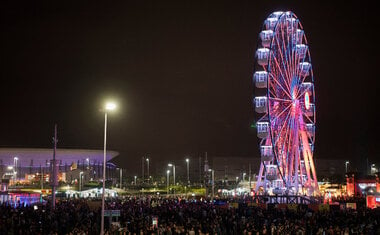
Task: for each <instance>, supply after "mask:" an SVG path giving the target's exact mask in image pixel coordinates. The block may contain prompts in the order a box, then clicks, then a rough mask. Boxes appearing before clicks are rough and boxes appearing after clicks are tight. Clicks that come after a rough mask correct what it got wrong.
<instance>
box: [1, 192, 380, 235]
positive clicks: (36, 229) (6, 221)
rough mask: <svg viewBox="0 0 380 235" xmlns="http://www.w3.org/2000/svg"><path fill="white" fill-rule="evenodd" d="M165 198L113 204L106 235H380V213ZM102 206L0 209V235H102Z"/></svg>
mask: <svg viewBox="0 0 380 235" xmlns="http://www.w3.org/2000/svg"><path fill="white" fill-rule="evenodd" d="M234 204H235V205H238V206H231V205H232V204H231V203H228V202H220V201H218V202H213V203H211V202H209V201H205V200H196V199H185V198H182V199H181V198H165V197H128V198H123V199H112V200H110V201H107V203H106V209H107V210H115V211H120V216H117V217H106V219H105V228H106V234H138V235H140V234H168V235H172V234H189V235H195V234H210V235H211V234H213V235H214V234H228V235H229V234H231V235H233V234H344V235H346V234H380V228H379V223H380V210H378V209H373V210H369V209H366V208H365V207H360V208H357V209H356V210H341V209H337V210H332V209H330V210H324V211H313V210H310V209H309V208H308V207H307V206H299V207H298V208H297V209H296V210H289V209H284V208H283V209H279V208H276V207H274V206H273V207H268V208H261V207H252V206H251V205H249V204H247V203H243V202H242V201H240V203H238V204H237V203H234ZM100 205H101V204H100V201H95V202H94V201H92V202H91V203H90V201H88V200H83V199H74V200H60V201H59V202H57V204H56V208H55V209H54V210H53V209H52V207H51V205H50V204H49V203H47V204H39V205H31V206H30V205H18V206H16V207H15V206H11V205H7V204H2V205H1V206H0V234H99V233H100V221H101V207H100Z"/></svg>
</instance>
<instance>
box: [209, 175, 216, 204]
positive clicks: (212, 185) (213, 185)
mask: <svg viewBox="0 0 380 235" xmlns="http://www.w3.org/2000/svg"><path fill="white" fill-rule="evenodd" d="M208 171H209V172H211V188H212V189H211V190H212V191H211V192H212V193H211V202H213V201H214V193H215V191H214V188H215V179H214V172H215V171H214V170H213V169H208Z"/></svg>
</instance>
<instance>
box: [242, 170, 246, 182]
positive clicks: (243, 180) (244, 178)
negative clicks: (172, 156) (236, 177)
mask: <svg viewBox="0 0 380 235" xmlns="http://www.w3.org/2000/svg"><path fill="white" fill-rule="evenodd" d="M245 175H246V173H245V172H244V173H243V182H244V181H245Z"/></svg>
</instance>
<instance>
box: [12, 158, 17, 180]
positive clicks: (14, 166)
mask: <svg viewBox="0 0 380 235" xmlns="http://www.w3.org/2000/svg"><path fill="white" fill-rule="evenodd" d="M17 161H18V157H14V158H13V169H14V175H15V182H17Z"/></svg>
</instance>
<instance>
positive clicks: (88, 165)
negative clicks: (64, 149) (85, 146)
mask: <svg viewBox="0 0 380 235" xmlns="http://www.w3.org/2000/svg"><path fill="white" fill-rule="evenodd" d="M86 162H87V169H90V159H89V158H86Z"/></svg>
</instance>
